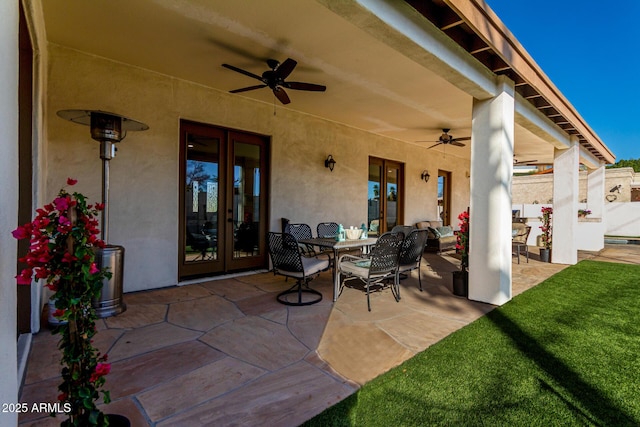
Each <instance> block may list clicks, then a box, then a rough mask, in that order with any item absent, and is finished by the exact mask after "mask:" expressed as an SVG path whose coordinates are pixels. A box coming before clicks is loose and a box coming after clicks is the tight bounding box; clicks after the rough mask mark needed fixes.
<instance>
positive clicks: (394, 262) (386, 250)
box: [369, 233, 403, 275]
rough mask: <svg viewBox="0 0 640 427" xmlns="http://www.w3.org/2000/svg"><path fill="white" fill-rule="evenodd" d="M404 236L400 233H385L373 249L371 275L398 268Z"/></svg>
mask: <svg viewBox="0 0 640 427" xmlns="http://www.w3.org/2000/svg"><path fill="white" fill-rule="evenodd" d="M402 241H403V236H402V235H400V234H398V233H384V234H383V235H382V236H380V238H379V239H378V241H377V242H376V244H375V246H374V247H373V248H372V249H371V266H370V267H369V275H372V274H379V273H386V272H390V271H393V270H395V269H396V268H398V255H399V254H400V247H401V246H402Z"/></svg>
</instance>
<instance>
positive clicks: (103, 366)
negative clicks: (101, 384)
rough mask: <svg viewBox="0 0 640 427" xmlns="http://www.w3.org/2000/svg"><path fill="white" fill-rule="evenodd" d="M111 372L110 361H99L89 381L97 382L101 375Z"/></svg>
mask: <svg viewBox="0 0 640 427" xmlns="http://www.w3.org/2000/svg"><path fill="white" fill-rule="evenodd" d="M109 372H111V364H110V363H98V364H97V365H96V370H95V371H94V372H93V374H91V378H89V381H91V382H92V383H94V382H96V381H97V380H98V379H100V377H104V376H105V375H107V374H108V373H109Z"/></svg>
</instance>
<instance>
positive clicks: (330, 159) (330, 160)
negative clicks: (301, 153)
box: [324, 154, 336, 172]
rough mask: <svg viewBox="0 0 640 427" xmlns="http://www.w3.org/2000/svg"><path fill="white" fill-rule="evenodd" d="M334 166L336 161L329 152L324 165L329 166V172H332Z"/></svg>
mask: <svg viewBox="0 0 640 427" xmlns="http://www.w3.org/2000/svg"><path fill="white" fill-rule="evenodd" d="M335 166H336V161H335V160H334V159H333V156H332V155H331V154H329V155H328V156H327V159H326V160H325V161H324V167H325V168H329V170H330V171H331V172H333V168H334V167H335Z"/></svg>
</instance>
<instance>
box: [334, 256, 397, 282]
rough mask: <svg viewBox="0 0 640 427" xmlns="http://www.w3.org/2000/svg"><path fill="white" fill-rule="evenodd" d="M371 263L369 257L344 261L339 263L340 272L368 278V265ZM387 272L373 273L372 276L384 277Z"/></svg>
mask: <svg viewBox="0 0 640 427" xmlns="http://www.w3.org/2000/svg"><path fill="white" fill-rule="evenodd" d="M370 263H371V261H370V260H368V259H361V260H357V259H354V260H352V261H342V262H341V263H340V264H339V268H340V273H342V274H346V275H353V276H358V277H362V278H365V279H366V278H367V277H369V267H368V266H369V265H370ZM387 274H388V273H379V274H372V275H371V277H382V276H386V275H387Z"/></svg>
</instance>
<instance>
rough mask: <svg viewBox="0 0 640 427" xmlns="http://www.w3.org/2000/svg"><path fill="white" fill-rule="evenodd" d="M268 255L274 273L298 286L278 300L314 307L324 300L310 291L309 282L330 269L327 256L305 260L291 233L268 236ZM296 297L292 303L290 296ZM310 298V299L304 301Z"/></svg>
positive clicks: (286, 303) (280, 295) (282, 293)
mask: <svg viewBox="0 0 640 427" xmlns="http://www.w3.org/2000/svg"><path fill="white" fill-rule="evenodd" d="M268 244H269V255H270V256H271V262H272V264H273V273H274V274H279V275H281V276H285V277H292V278H294V279H296V283H295V285H293V286H292V287H291V288H289V289H287V290H286V291H283V292H280V293H279V294H278V296H277V297H276V298H277V300H278V301H279V302H280V303H282V304H285V305H311V304H315V303H317V302H320V301H321V300H322V294H321V293H320V292H318V291H316V290H315V289H311V288H310V287H309V282H310V281H311V280H313V279H314V278H315V277H317V276H318V274H320V273H321V272H323V271H326V270H328V269H329V258H328V257H325V256H319V257H305V256H302V253H301V250H300V246H299V245H298V241H297V240H296V238H295V237H293V235H292V234H289V233H274V232H269V241H268ZM292 294H293V295H297V299H296V300H294V301H291V300H289V299H288V298H287V296H288V295H292ZM303 295H310V296H311V299H304V298H303Z"/></svg>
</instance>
